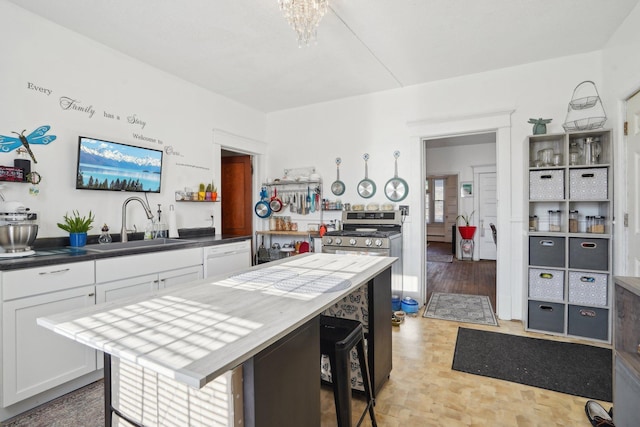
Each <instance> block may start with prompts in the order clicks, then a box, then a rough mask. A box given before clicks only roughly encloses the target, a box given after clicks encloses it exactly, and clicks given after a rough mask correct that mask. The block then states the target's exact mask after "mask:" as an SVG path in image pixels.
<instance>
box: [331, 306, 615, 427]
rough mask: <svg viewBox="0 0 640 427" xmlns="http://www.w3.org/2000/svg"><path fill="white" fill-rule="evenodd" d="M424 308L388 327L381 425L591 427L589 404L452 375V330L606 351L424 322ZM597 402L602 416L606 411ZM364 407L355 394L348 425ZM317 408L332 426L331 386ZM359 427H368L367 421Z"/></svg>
mask: <svg viewBox="0 0 640 427" xmlns="http://www.w3.org/2000/svg"><path fill="white" fill-rule="evenodd" d="M423 310H424V308H422V309H421V310H420V312H419V314H418V315H417V316H412V317H407V319H406V320H405V322H404V323H403V324H402V325H400V326H399V327H394V328H393V370H392V371H391V376H390V378H389V381H388V382H387V383H386V384H385V385H384V386H383V387H382V390H381V391H380V393H379V395H378V398H377V399H376V407H375V410H376V417H377V420H378V425H379V426H380V427H400V426H402V427H407V426H411V427H413V426H420V427H430V426H444V427H458V426H474V427H487V426H504V427H534V426H545V427H553V426H558V427H560V426H562V427H567V426H585V427H586V426H589V425H590V424H589V421H588V419H587V417H586V415H585V412H584V405H585V403H586V402H587V400H588V399H587V398H584V397H577V396H572V395H568V394H563V393H558V392H555V391H549V390H544V389H539V388H536V387H530V386H526V385H522V384H516V383H511V382H508V381H502V380H497V379H493V378H487V377H481V376H478V375H472V374H467V373H463V372H458V371H453V370H452V369H451V364H452V362H453V352H454V349H455V342H456V336H457V331H458V327H465V328H475V329H483V330H489V331H494V332H502V333H508V334H515V335H523V336H531V337H536V338H546V339H552V340H561V341H570V342H582V343H585V344H590V345H600V346H602V347H608V348H610V346H607V345H603V344H594V343H591V342H586V341H581V340H576V339H568V338H563V337H555V336H549V335H543V334H539V333H529V332H525V331H524V327H523V325H522V323H521V322H517V321H499V323H500V326H499V327H495V326H483V325H475V324H471V323H459V322H451V321H446V320H438V319H428V318H423V317H422V311H423ZM600 403H601V404H602V405H603V406H604V407H605V408H606V409H607V410H608V409H609V408H610V407H611V403H609V402H600ZM364 406H365V404H364V400H363V399H361V398H360V397H359V396H357V395H354V399H353V423H354V424H353V425H355V423H356V422H357V420H358V417H359V415H360V413H361V412H362V411H363V410H364ZM321 407H322V426H323V427H333V426H336V425H337V423H336V420H335V408H334V403H333V394H332V392H331V389H330V388H325V387H323V389H322V394H321ZM362 425H363V426H371V421H370V420H369V418H366V419H365V421H364V422H363V424H362Z"/></svg>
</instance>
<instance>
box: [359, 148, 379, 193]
mask: <svg viewBox="0 0 640 427" xmlns="http://www.w3.org/2000/svg"><path fill="white" fill-rule="evenodd" d="M362 158H363V159H364V179H363V180H361V181H360V182H359V183H358V194H359V195H360V197H362V198H365V199H369V198H371V197H373V195H374V194H376V183H375V182H373V181H372V180H370V179H369V171H368V168H367V162H368V161H369V154H368V153H365V154H364V156H362Z"/></svg>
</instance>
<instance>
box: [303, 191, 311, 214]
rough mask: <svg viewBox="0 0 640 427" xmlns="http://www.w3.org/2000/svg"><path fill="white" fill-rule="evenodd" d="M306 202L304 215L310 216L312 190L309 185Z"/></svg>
mask: <svg viewBox="0 0 640 427" xmlns="http://www.w3.org/2000/svg"><path fill="white" fill-rule="evenodd" d="M305 200H306V205H305V207H304V214H305V215H306V214H308V213H309V209H310V207H311V189H310V188H309V186H308V185H307V198H306V199H305Z"/></svg>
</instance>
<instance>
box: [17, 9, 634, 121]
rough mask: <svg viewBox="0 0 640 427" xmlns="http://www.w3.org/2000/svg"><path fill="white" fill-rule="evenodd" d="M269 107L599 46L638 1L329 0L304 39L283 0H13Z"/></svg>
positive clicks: (149, 60)
mask: <svg viewBox="0 0 640 427" xmlns="http://www.w3.org/2000/svg"><path fill="white" fill-rule="evenodd" d="M9 1H10V2H11V3H14V4H16V5H18V6H20V7H22V8H24V9H27V10H29V11H31V12H33V13H35V14H37V15H40V16H42V17H44V18H46V19H49V20H51V21H53V22H56V23H58V24H60V25H62V26H64V27H66V28H69V29H70V30H72V31H75V32H78V33H80V34H83V35H85V36H86V37H88V38H91V39H93V40H96V41H98V42H100V43H102V44H104V45H106V46H109V47H111V48H113V49H115V50H118V51H120V52H123V53H125V54H127V55H130V56H132V57H134V58H137V59H139V60H140V61H143V62H145V63H147V64H150V65H152V66H154V67H156V68H159V69H161V70H164V71H166V72H169V73H171V74H173V75H175V76H178V77H180V78H182V79H184V80H186V81H189V82H192V83H194V84H196V85H199V86H201V87H203V88H206V89H209V90H211V91H212V92H215V93H217V94H220V95H223V96H225V97H227V98H230V99H232V100H235V101H237V102H239V103H242V104H245V105H247V106H250V107H252V108H255V109H257V110H259V111H263V112H272V111H278V110H283V109H288V108H295V107H299V106H304V105H309V104H314V103H318V102H324V101H330V100H334V99H339V98H344V97H349V96H355V95H361V94H366V93H371V92H377V91H384V90H389V89H397V88H402V87H407V86H411V85H416V84H420V83H425V82H430V81H435V80H441V79H446V78H451V77H456V76H461V75H466V74H474V73H479V72H483V71H487V70H492V69H498V68H504V67H509V66H514V65H519V64H524V63H529V62H535V61H541V60H545V59H550V58H556V57H562V56H567V55H572V54H578V53H584V52H591V51H595V50H599V49H601V48H602V47H603V46H604V45H605V43H606V42H607V40H608V39H609V37H610V36H611V35H612V34H613V33H614V32H615V30H616V28H617V27H618V26H619V25H620V24H621V23H622V21H624V19H625V18H626V16H627V15H628V14H629V13H630V12H631V10H633V8H634V7H635V6H636V4H637V3H638V1H639V0H616V1H615V2H612V1H610V0H475V1H474V0H330V10H329V12H328V13H327V15H326V16H325V17H324V18H323V20H322V21H321V22H320V26H319V29H318V40H317V44H315V45H311V46H309V47H302V48H298V44H297V38H296V35H295V33H294V32H293V30H292V29H291V28H290V27H289V26H288V24H287V23H286V21H285V20H284V18H283V16H282V13H281V12H280V10H279V7H278V2H277V0H188V1H179V0H133V1H132V0H109V1H102V0H64V1H50V0H9Z"/></svg>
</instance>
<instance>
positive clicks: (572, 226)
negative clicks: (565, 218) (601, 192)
mask: <svg viewBox="0 0 640 427" xmlns="http://www.w3.org/2000/svg"><path fill="white" fill-rule="evenodd" d="M577 232H578V211H577V210H573V211H569V233H577Z"/></svg>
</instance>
